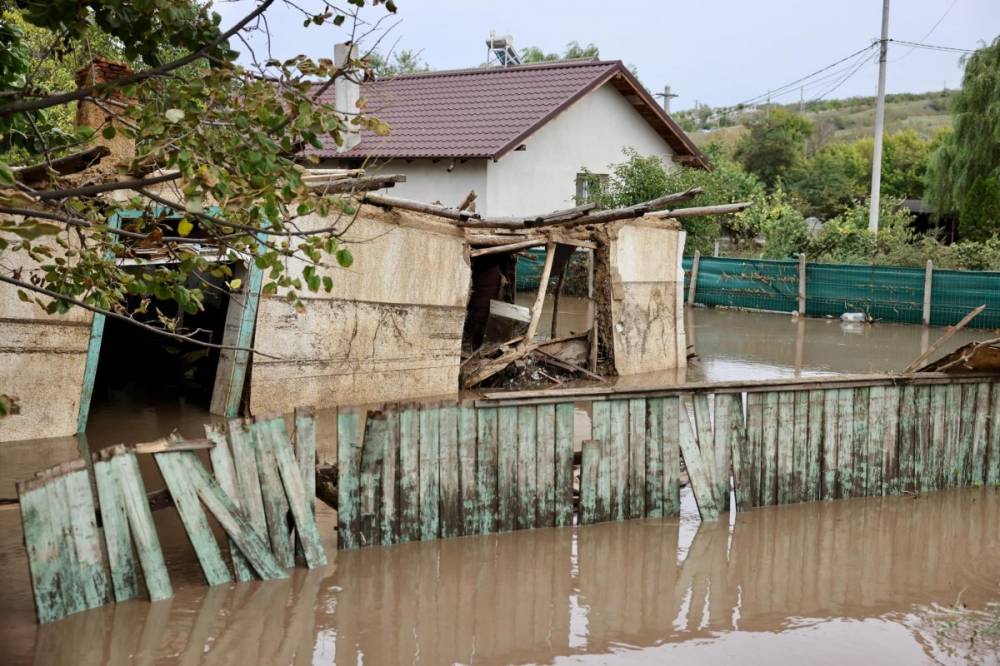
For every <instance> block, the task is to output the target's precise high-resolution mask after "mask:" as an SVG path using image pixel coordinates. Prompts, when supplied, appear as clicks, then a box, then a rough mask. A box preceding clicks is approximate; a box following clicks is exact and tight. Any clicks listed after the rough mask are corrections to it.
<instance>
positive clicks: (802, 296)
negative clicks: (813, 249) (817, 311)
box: [799, 252, 806, 315]
mask: <svg viewBox="0 0 1000 666" xmlns="http://www.w3.org/2000/svg"><path fill="white" fill-rule="evenodd" d="M805 313H806V253H805V252H800V253H799V314H800V315H804V314H805Z"/></svg>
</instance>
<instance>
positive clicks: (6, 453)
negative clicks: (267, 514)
mask: <svg viewBox="0 0 1000 666" xmlns="http://www.w3.org/2000/svg"><path fill="white" fill-rule="evenodd" d="M566 301H570V305H572V304H573V301H572V299H568V298H565V299H564V302H566ZM579 310H580V308H576V310H571V311H572V312H577V313H578V314H579V312H578V311H579ZM579 316H580V317H582V318H585V317H586V310H585V309H583V310H582V314H579ZM562 325H565V326H566V327H568V328H567V329H566V331H567V332H568V331H569V330H573V328H572V327H573V325H574V324H573V319H572V317H567V318H566V319H565V320H563V324H562ZM687 330H688V343H689V344H691V345H694V346H695V348H696V349H697V352H698V360H697V361H696V362H694V363H692V365H691V367H690V368H689V369H688V370H687V372H686V373H683V372H682V373H678V374H677V375H676V376H672V377H666V376H664V375H663V374H662V373H661V374H658V375H655V376H652V375H651V376H641V377H632V378H628V379H627V380H619V384H621V383H625V382H628V384H629V385H632V384H633V383H634V384H635V385H636V386H646V385H654V384H657V383H658V384H660V385H663V384H672V383H676V382H683V381H706V380H707V381H722V380H731V379H765V378H780V377H793V376H805V375H816V374H825V373H868V372H886V371H898V370H899V369H901V368H902V367H904V366H905V365H906V364H907V363H909V361H910V360H912V359H913V358H914V357H915V356H917V355H918V354H919V353H920V352H921V350H922V349H923V348H926V345H927V344H929V343H932V342H933V341H934V340H935V339H937V337H939V336H940V335H941V334H942V333H943V332H944V331H943V329H930V330H925V329H922V328H921V327H915V326H903V325H893V324H877V325H873V326H868V325H842V324H841V323H840V322H839V321H835V320H818V319H805V320H798V321H797V320H793V319H792V318H791V317H789V316H785V315H775V314H762V313H746V312H734V311H723V310H702V309H696V310H691V311H689V312H688V329H687ZM560 334H564V332H563V331H562V329H560ZM992 335H993V333H992V332H990V331H962V332H960V333H959V334H958V335H956V336H955V337H954V338H953V339H952V340H951V341H949V343H948V344H947V345H945V346H944V347H943V348H942V349H941V351H940V354H944V353H947V352H949V351H951V350H953V349H954V348H956V347H958V346H960V345H962V344H965V343H966V342H968V341H970V340H975V339H983V338H987V337H990V336H992ZM578 417H579V418H578V419H577V425H578V428H583V429H589V428H588V425H589V417H588V416H587V415H586V414H585V413H582V414H580V415H578ZM211 420H212V417H210V416H209V415H208V413H207V412H206V411H205V410H204V409H203V408H201V407H198V406H192V405H190V404H186V403H184V402H183V401H182V402H178V403H176V404H172V405H160V406H156V407H153V406H149V405H144V404H139V403H136V404H128V403H123V404H122V405H121V406H118V407H115V408H108V407H104V408H95V410H94V411H93V414H92V417H91V420H90V427H89V428H88V432H87V437H86V438H85V439H80V440H78V439H77V438H72V437H70V438H59V439H54V440H36V441H31V442H23V443H14V444H6V445H4V446H3V448H2V449H0V477H2V478H0V487H2V494H0V496H2V497H3V498H5V499H7V500H9V499H10V498H12V497H14V489H13V482H14V481H15V480H18V479H24V478H28V477H30V476H31V474H33V473H34V471H36V470H38V469H40V468H42V467H45V466H46V465H52V464H55V463H58V462H61V461H65V460H68V459H71V458H74V457H77V456H78V455H79V452H80V451H81V450H87V449H89V450H92V451H93V450H98V449H100V448H103V447H105V446H108V445H111V444H116V443H119V442H126V443H131V442H137V441H148V440H151V439H154V438H156V437H160V436H163V435H166V434H169V433H170V432H171V431H172V430H174V429H175V428H177V429H179V430H180V432H181V434H182V435H184V436H187V437H198V436H200V435H201V432H202V424H204V423H207V422H209V421H211ZM327 421H329V419H327ZM330 430H331V424H330V423H329V422H325V423H324V421H323V417H322V415H321V420H320V423H319V437H320V440H321V441H322V440H323V438H324V437H328V436H329V435H328V433H329V432H330ZM579 434H580V433H578V435H579ZM578 439H579V437H578ZM142 472H143V477H144V480H145V482H146V485H147V490H154V489H156V488H160V487H162V485H163V484H162V480H161V479H160V478H159V474H158V472H157V471H156V469H155V465H154V464H153V462H152V460H151V458H150V457H149V456H145V457H143V459H142ZM683 504H684V509H683V514H682V516H681V518H680V519H679V520H678V519H665V520H637V521H630V522H624V523H607V524H601V525H593V526H582V527H574V528H562V529H538V530H527V531H522V532H515V533H507V534H499V535H487V536H480V537H465V538H459V539H444V540H438V541H429V542H423V543H411V544H405V545H399V546H392V547H386V548H367V549H362V550H355V551H341V552H338V551H336V531H335V526H336V514H335V512H334V511H333V510H331V509H329V508H327V507H326V506H325V505H323V504H322V503H319V502H318V503H317V512H318V519H319V524H320V525H319V526H320V531H321V534H322V536H323V539H324V542H325V547H326V552H327V555H328V557H329V558H330V564H329V565H328V566H326V567H324V568H322V569H318V570H314V571H306V570H304V569H296V570H295V571H294V573H293V575H292V577H291V578H290V579H289V580H288V581H278V582H268V583H249V584H240V585H223V586H218V587H215V588H212V589H209V588H208V587H206V586H205V584H204V581H203V578H202V576H201V572H200V569H199V568H198V565H197V562H196V560H195V558H194V553H193V550H192V548H191V546H190V544H189V543H188V541H187V537H186V534H185V532H184V531H183V529H182V527H181V524H180V521H179V519H178V517H177V514H176V512H175V511H174V510H173V509H166V510H162V511H157V512H156V513H155V514H154V516H155V521H156V524H157V530H158V532H159V534H160V538H161V542H162V544H163V549H164V555H165V558H166V560H167V566H168V569H169V571H170V575H171V580H172V582H173V584H174V589H175V595H174V597H173V598H172V599H169V600H167V601H163V602H158V603H155V604H150V603H149V602H147V601H142V600H139V601H130V602H127V603H122V604H111V605H108V606H105V607H102V608H99V609H95V610H92V611H88V612H84V613H80V614H77V615H74V616H71V617H69V618H66V619H65V620H62V621H59V622H56V623H53V624H50V625H44V626H39V625H37V624H35V619H34V610H33V602H32V597H31V589H30V584H29V574H28V568H27V562H26V557H25V553H24V548H23V545H22V542H21V527H20V514H19V511H18V507H17V505H16V504H12V503H7V504H4V505H0V571H2V572H3V581H4V585H3V589H2V590H0V663H3V664H62V663H72V664H80V665H88V664H104V663H140V664H154V663H171V664H173V663H177V664H239V665H240V666H243V665H246V664H257V663H259V664H286V663H294V664H325V663H338V664H359V663H365V664H392V663H405V664H410V663H416V664H445V663H483V664H508V663H573V664H576V663H582V664H600V663H611V662H614V663H642V664H645V663H650V664H653V663H663V662H665V661H667V660H670V659H686V660H687V661H689V662H695V663H704V662H723V661H725V662H738V663H766V664H769V665H775V664H784V663H789V664H799V663H843V662H845V661H847V660H854V661H856V662H857V663H894V664H910V663H967V662H969V661H976V662H980V663H997V662H998V661H1000V657H998V655H1000V614H998V613H1000V609H998V608H997V606H995V605H994V604H995V602H1000V557H998V554H1000V489H997V488H977V489H965V490H951V491H942V492H937V493H932V494H929V495H923V496H906V497H886V498H876V499H867V500H866V499H852V500H842V501H835V502H817V503H809V504H800V505H790V506H783V507H769V508H761V509H755V510H753V511H750V512H746V513H741V514H739V515H738V516H735V517H734V518H733V519H732V520H731V521H730V520H726V519H723V520H720V521H718V522H714V523H705V524H701V523H699V522H698V518H697V511H696V508H695V506H694V502H693V499H692V497H691V495H690V492H689V491H688V490H687V489H685V490H684V491H683ZM954 607H961V608H964V609H966V610H967V612H966V613H963V614H956V613H954V612H953V610H952V609H953V608H954Z"/></svg>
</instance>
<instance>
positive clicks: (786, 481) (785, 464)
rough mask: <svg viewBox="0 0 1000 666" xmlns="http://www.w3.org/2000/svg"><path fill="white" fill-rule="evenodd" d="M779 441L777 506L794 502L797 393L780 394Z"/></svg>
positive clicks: (786, 392) (776, 469)
mask: <svg viewBox="0 0 1000 666" xmlns="http://www.w3.org/2000/svg"><path fill="white" fill-rule="evenodd" d="M777 441H778V448H777V459H776V460H775V473H776V487H775V492H776V500H775V501H776V503H777V504H788V503H789V502H793V501H794V499H793V496H792V489H793V487H794V485H795V482H794V479H793V478H792V472H793V470H794V464H793V463H794V460H793V456H794V453H795V393H794V392H792V391H782V392H781V393H779V394H778V438H777Z"/></svg>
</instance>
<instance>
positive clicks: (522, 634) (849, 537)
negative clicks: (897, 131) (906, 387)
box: [0, 489, 1000, 665]
mask: <svg viewBox="0 0 1000 666" xmlns="http://www.w3.org/2000/svg"><path fill="white" fill-rule="evenodd" d="M322 514H323V515H322V518H323V523H322V529H323V533H324V535H325V536H329V535H330V534H331V527H332V521H331V520H330V518H331V515H330V513H329V512H322ZM158 520H162V518H158ZM0 521H2V522H3V531H4V534H5V535H8V536H9V535H11V534H13V533H17V532H18V531H19V530H18V527H17V518H16V510H11V509H7V510H3V511H0ZM164 527H169V526H166V525H165V526H164ZM161 529H163V528H161ZM327 548H328V552H329V553H330V554H331V555H333V557H332V561H331V563H330V565H329V566H327V567H325V568H323V569H321V570H315V571H311V572H309V571H305V570H301V569H299V570H296V571H295V573H294V575H293V577H292V578H291V579H290V580H288V581H280V582H268V583H249V584H243V585H228V586H220V587H216V588H213V589H208V588H206V587H205V586H204V585H203V584H201V582H200V581H199V580H198V575H197V570H196V568H195V566H194V563H193V561H192V560H191V556H190V554H189V553H186V552H185V549H183V548H168V549H167V553H166V554H167V558H168V565H169V567H170V570H171V573H172V576H173V579H174V582H175V588H176V594H175V596H174V597H173V598H172V599H170V600H167V601H163V602H158V603H156V604H150V603H148V602H145V601H131V602H127V603H124V604H117V605H109V606H106V607H103V608H100V609H96V610H93V611H89V612H86V613H82V614H78V615H75V616H71V617H69V618H67V619H65V620H62V621H60V622H57V623H55V624H52V625H47V626H43V627H35V626H34V624H33V623H32V620H31V615H30V613H31V600H30V596H29V592H28V590H27V586H26V580H25V578H24V576H26V571H24V560H23V557H22V556H19V555H18V554H17V553H16V552H14V549H13V548H12V544H10V543H9V541H8V542H5V545H4V546H3V551H2V552H3V565H4V567H5V570H6V571H7V572H9V573H8V576H9V578H8V585H6V586H5V589H4V592H3V596H2V600H3V607H4V613H3V617H4V620H3V622H4V626H3V630H4V634H5V636H4V639H3V642H2V643H0V644H2V645H3V646H4V650H5V651H6V652H7V656H8V658H7V659H5V660H4V661H5V663H36V664H62V663H73V664H80V665H88V664H103V663H125V662H128V661H129V660H132V661H134V662H135V663H143V664H152V663H178V664H251V663H259V664H285V663H294V664H321V663H337V664H360V663H365V664H390V663H406V664H409V663H416V664H445V663H483V664H508V663H587V664H590V663H593V664H597V663H609V662H616V663H617V662H624V663H650V664H653V663H663V662H664V661H666V660H669V659H671V658H687V659H688V660H690V661H694V662H697V663H704V662H722V661H726V662H729V661H738V662H739V663H767V664H784V663H788V664H798V663H830V664H833V663H843V662H844V661H845V660H848V659H854V660H859V663H897V664H899V663H906V664H911V663H927V662H938V663H965V662H967V661H968V660H970V659H972V658H975V659H977V660H979V661H981V662H983V663H992V662H994V661H995V660H996V659H997V654H998V652H997V650H998V649H1000V636H998V635H997V633H996V629H995V626H994V630H993V632H992V633H990V632H989V631H988V630H987V629H988V627H989V624H990V622H994V623H995V622H996V621H997V618H996V616H995V615H989V614H987V615H986V616H985V617H983V618H979V617H978V616H975V615H973V616H962V617H963V618H964V619H962V620H961V621H960V622H957V623H956V621H955V618H954V616H953V615H952V614H951V613H950V612H949V611H948V608H949V607H951V606H953V605H954V604H956V603H958V604H961V605H962V606H967V607H968V608H969V609H970V610H972V611H981V610H984V609H986V610H987V612H988V613H989V608H988V604H989V603H990V602H991V601H994V600H996V599H998V598H1000V594H998V593H1000V590H998V581H1000V558H997V557H996V554H997V552H998V549H1000V493H998V491H997V490H996V489H978V490H964V491H948V492H942V493H938V494H935V495H933V496H929V497H920V498H915V499H914V498H886V499H875V500H846V501H838V502H827V503H813V504H802V505H798V506H786V507H773V508H766V509H758V510H755V511H753V512H750V513H747V514H740V515H739V516H738V517H737V518H736V520H735V524H733V525H729V524H728V523H727V521H724V520H723V521H719V522H716V523H711V524H703V525H701V526H700V527H699V526H698V525H697V523H696V522H691V520H690V518H687V519H685V518H682V520H680V521H677V520H641V521H631V522H626V523H615V524H611V523H608V524H602V525H595V526H586V527H579V528H563V529H543V530H532V531H524V532H516V533H508V534H500V535H490V536H483V537H466V538H460V539H446V540H440V541H431V542H424V543H413V544H406V545H401V546H393V547H388V548H370V549H364V550H356V551H344V552H337V553H336V554H335V555H334V551H333V544H332V543H328V544H327ZM22 574H23V575H22ZM992 612H993V613H995V612H996V610H995V609H994V610H993V611H992Z"/></svg>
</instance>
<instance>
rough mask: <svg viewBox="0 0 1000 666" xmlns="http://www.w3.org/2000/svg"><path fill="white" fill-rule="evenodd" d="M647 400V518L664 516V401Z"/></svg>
mask: <svg viewBox="0 0 1000 666" xmlns="http://www.w3.org/2000/svg"><path fill="white" fill-rule="evenodd" d="M665 399H666V398H650V399H649V400H646V401H645V403H646V478H645V479H644V484H645V494H646V497H645V505H646V515H645V517H647V518H662V517H663V515H664V513H663V504H664V500H663V491H664V482H663V438H664V432H663V409H664V407H663V401H664V400H665Z"/></svg>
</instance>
